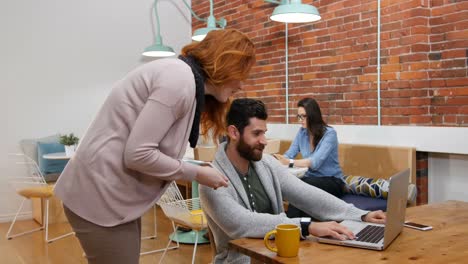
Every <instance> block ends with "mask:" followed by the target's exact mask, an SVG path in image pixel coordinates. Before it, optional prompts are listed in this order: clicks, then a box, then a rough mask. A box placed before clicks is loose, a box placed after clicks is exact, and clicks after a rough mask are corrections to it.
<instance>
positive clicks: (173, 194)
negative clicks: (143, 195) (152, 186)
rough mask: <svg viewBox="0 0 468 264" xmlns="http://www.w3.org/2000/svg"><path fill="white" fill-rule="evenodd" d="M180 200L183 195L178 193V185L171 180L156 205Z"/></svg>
mask: <svg viewBox="0 0 468 264" xmlns="http://www.w3.org/2000/svg"><path fill="white" fill-rule="evenodd" d="M182 200H184V197H183V196H182V193H180V190H179V187H177V183H176V182H175V181H173V182H171V183H170V184H169V187H168V188H167V189H166V191H165V192H164V194H163V195H162V196H161V198H160V199H159V201H158V202H157V204H158V205H161V204H168V203H172V202H177V201H182Z"/></svg>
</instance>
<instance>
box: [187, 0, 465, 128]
mask: <svg viewBox="0 0 468 264" xmlns="http://www.w3.org/2000/svg"><path fill="white" fill-rule="evenodd" d="M302 2H303V3H305V4H313V5H314V6H315V7H317V8H318V10H319V12H320V14H321V16H322V19H321V20H320V21H318V22H315V23H306V24H289V25H288V32H289V38H288V47H289V48H288V52H289V57H288V59H289V64H288V65H289V67H288V70H289V82H288V86H289V102H288V103H287V104H288V106H289V109H290V120H289V121H290V122H296V120H295V118H294V116H295V112H296V104H297V101H298V100H300V99H301V98H303V97H306V96H312V97H315V98H316V99H317V100H318V101H319V102H320V105H321V107H322V109H323V113H324V116H325V118H326V120H327V121H328V122H329V123H330V124H377V121H378V119H377V105H378V104H377V103H378V102H377V1H369V0H336V1H330V0H314V1H312V0H304V1H302ZM192 7H193V9H194V10H195V12H196V13H197V14H198V15H200V16H202V17H206V16H207V15H208V13H209V1H207V0H192ZM275 7H276V5H275V4H271V3H266V2H264V1H263V0H229V1H228V0H216V1H214V14H215V17H216V18H218V19H219V18H221V17H224V18H226V19H227V21H228V27H229V28H236V29H239V30H241V31H242V32H244V33H246V34H247V35H248V36H249V37H251V38H252V40H253V41H254V43H255V45H256V47H257V64H256V66H255V67H254V68H253V71H252V74H251V77H250V78H249V80H248V81H246V82H245V84H244V91H243V92H242V93H241V94H239V95H238V96H239V97H242V96H249V97H255V98H260V99H262V100H263V101H265V102H266V104H267V106H268V109H269V113H270V118H269V121H270V122H285V109H286V102H285V98H286V97H285V96H286V93H285V87H286V80H285V47H286V45H285V29H286V28H285V27H286V26H285V24H283V23H278V22H274V21H270V19H269V16H270V15H271V13H272V12H273V9H274V8H275ZM204 26H205V25H204V24H203V23H201V22H199V21H196V20H193V29H194V30H195V29H197V28H200V27H204ZM467 28H468V1H455V0H432V1H429V0H406V1H400V0H399V1H395V0H383V1H382V2H381V35H380V36H381V59H380V62H381V75H380V78H381V117H382V118H381V122H382V124H383V125H422V126H427V125H434V126H467V125H468V124H467V120H468V109H467V107H466V105H468V76H467V73H468V67H467V65H468V61H467V56H468V29H467Z"/></svg>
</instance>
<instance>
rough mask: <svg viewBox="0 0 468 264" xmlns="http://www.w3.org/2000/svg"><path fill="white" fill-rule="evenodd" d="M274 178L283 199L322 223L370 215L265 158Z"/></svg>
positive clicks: (356, 218)
mask: <svg viewBox="0 0 468 264" xmlns="http://www.w3.org/2000/svg"><path fill="white" fill-rule="evenodd" d="M264 160H265V162H267V164H268V166H269V167H270V169H271V172H272V173H273V175H274V177H277V179H278V181H279V183H280V185H281V192H282V194H283V199H285V200H287V201H289V202H290V203H291V204H293V205H294V206H296V207H297V208H299V209H301V210H302V211H304V212H306V213H308V214H309V215H311V216H313V217H314V218H316V219H319V220H321V221H330V220H334V221H341V220H346V219H348V220H357V221H361V216H362V215H365V214H366V213H368V211H364V210H361V209H358V208H356V207H354V206H353V205H352V204H348V203H346V202H344V201H343V200H341V199H338V198H336V197H335V196H333V195H331V194H329V193H327V192H325V191H323V190H321V189H319V188H316V187H314V186H312V185H309V184H307V183H305V182H303V181H301V180H300V179H298V178H297V177H296V176H294V175H292V174H291V173H289V172H288V169H287V168H285V167H284V166H283V165H281V164H280V163H279V162H278V160H276V159H275V158H273V157H270V156H269V155H266V157H265V158H264Z"/></svg>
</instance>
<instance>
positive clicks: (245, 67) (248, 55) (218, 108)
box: [182, 29, 255, 142]
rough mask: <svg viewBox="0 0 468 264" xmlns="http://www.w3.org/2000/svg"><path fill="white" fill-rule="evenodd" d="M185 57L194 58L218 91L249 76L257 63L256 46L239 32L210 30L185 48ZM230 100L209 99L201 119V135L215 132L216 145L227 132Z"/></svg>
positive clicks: (183, 53)
mask: <svg viewBox="0 0 468 264" xmlns="http://www.w3.org/2000/svg"><path fill="white" fill-rule="evenodd" d="M182 55H183V56H193V57H194V58H195V59H196V60H197V61H198V62H199V63H200V64H201V66H202V68H203V71H204V72H205V74H206V76H207V79H206V82H208V83H210V84H211V85H213V86H214V87H217V88H216V89H223V85H224V84H226V83H228V82H230V81H233V80H240V81H243V80H245V79H247V78H248V77H249V73H250V69H251V68H252V66H253V65H254V64H255V46H254V44H253V42H252V41H251V40H250V39H249V38H248V37H247V36H246V35H245V34H243V33H242V32H240V31H238V30H235V29H224V30H213V31H210V32H209V33H208V34H207V35H206V37H205V38H204V39H203V41H201V42H193V43H191V44H189V45H187V46H185V47H184V48H183V49H182ZM229 106H230V100H229V101H228V102H225V103H221V102H219V101H217V100H216V99H214V97H211V96H209V97H206V100H205V108H204V111H203V113H202V116H201V122H200V123H201V134H202V135H204V136H205V137H206V136H207V135H208V131H210V130H211V135H212V137H213V141H214V142H218V140H217V139H218V138H219V137H220V136H222V135H225V133H226V126H225V120H224V119H225V117H226V113H227V110H228V109H229Z"/></svg>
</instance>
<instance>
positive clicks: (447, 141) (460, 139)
mask: <svg viewBox="0 0 468 264" xmlns="http://www.w3.org/2000/svg"><path fill="white" fill-rule="evenodd" d="M299 127H300V126H299V125H298V124H269V125H268V133H267V134H268V135H267V136H268V137H269V138H279V139H293V138H294V136H295V135H296V133H297V131H298V129H299ZM333 127H334V128H335V129H336V131H337V133H338V141H339V142H341V143H352V144H369V145H384V146H412V147H415V148H416V150H417V151H424V152H429V168H428V169H429V175H428V180H429V188H428V191H429V193H428V196H429V203H434V202H442V201H446V200H450V199H452V200H461V201H467V202H468V191H467V190H468V173H467V171H468V141H467V140H466V136H467V135H468V128H466V127H416V126H349V125H333Z"/></svg>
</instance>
